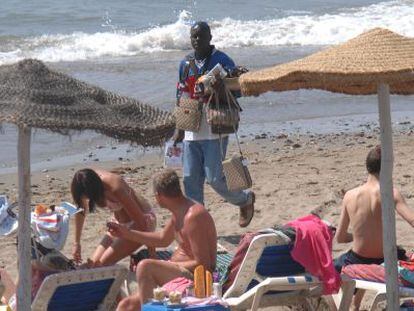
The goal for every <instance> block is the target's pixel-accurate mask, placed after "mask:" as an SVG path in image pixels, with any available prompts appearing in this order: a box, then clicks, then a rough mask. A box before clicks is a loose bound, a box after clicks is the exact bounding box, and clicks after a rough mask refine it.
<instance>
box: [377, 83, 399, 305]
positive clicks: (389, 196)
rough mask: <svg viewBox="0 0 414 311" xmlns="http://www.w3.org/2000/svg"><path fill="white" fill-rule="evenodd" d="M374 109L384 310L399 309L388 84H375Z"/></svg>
mask: <svg viewBox="0 0 414 311" xmlns="http://www.w3.org/2000/svg"><path fill="white" fill-rule="evenodd" d="M378 110H379V116H380V128H381V172H380V191H381V206H382V230H383V234H382V235H383V245H384V258H385V278H386V282H387V286H386V288H387V310H391V311H394V310H399V308H400V307H399V290H398V270H397V241H396V236H395V202H394V195H393V183H392V170H393V147H392V125H391V109H390V88H389V86H388V84H385V83H380V84H379V85H378Z"/></svg>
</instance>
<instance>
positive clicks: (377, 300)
mask: <svg viewBox="0 0 414 311" xmlns="http://www.w3.org/2000/svg"><path fill="white" fill-rule="evenodd" d="M355 287H356V288H358V289H364V290H368V291H373V292H375V296H374V299H373V301H372V303H371V306H370V308H369V310H372V311H373V310H379V309H378V307H379V305H380V304H382V303H384V304H385V303H386V301H387V296H386V293H387V290H386V285H385V283H378V282H373V281H365V280H355ZM399 292H400V300H401V301H403V300H406V299H414V288H412V287H405V286H400V288H399Z"/></svg>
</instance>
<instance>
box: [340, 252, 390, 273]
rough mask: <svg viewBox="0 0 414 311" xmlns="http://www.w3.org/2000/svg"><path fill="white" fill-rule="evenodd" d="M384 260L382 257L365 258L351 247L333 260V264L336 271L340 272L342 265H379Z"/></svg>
mask: <svg viewBox="0 0 414 311" xmlns="http://www.w3.org/2000/svg"><path fill="white" fill-rule="evenodd" d="M383 262H384V258H367V257H363V256H360V255H358V254H357V253H355V252H354V251H353V250H352V249H350V250H349V251H348V252H346V253H345V254H342V255H341V256H339V257H338V258H336V259H335V260H334V266H335V269H336V271H338V272H341V270H342V267H345V266H348V265H353V264H366V265H371V264H375V265H380V264H382V263H383Z"/></svg>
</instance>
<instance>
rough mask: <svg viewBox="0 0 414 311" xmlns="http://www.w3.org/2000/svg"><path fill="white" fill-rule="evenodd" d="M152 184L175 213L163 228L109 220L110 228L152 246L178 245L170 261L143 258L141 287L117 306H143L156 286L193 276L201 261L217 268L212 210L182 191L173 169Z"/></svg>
mask: <svg viewBox="0 0 414 311" xmlns="http://www.w3.org/2000/svg"><path fill="white" fill-rule="evenodd" d="M153 186H154V193H155V197H156V200H157V202H158V204H159V205H160V207H162V208H165V209H167V210H169V211H170V212H171V214H172V215H171V219H170V220H169V221H168V223H167V224H166V225H165V227H164V229H163V230H162V231H159V232H144V231H138V230H134V229H130V228H128V227H127V226H125V225H121V224H119V223H110V224H108V226H109V232H110V234H111V235H112V236H115V237H118V238H120V239H124V240H128V241H131V242H134V243H140V244H146V245H148V246H152V247H167V246H169V245H170V244H171V243H172V242H173V241H174V240H175V241H176V242H177V244H178V247H177V249H176V250H175V252H174V253H173V255H172V257H171V259H170V260H169V261H164V260H158V259H144V260H142V261H140V262H139V264H138V267H137V270H136V275H137V281H138V291H137V292H136V293H135V294H133V295H132V296H129V297H127V298H124V299H123V300H122V301H121V302H120V303H119V305H118V310H134V311H138V310H140V308H141V304H143V303H145V302H146V301H147V300H148V299H149V298H151V297H152V296H153V289H154V288H156V287H157V286H162V285H164V284H165V283H167V282H169V281H171V280H173V279H176V278H178V277H184V278H187V279H192V277H193V272H194V269H195V268H196V267H197V266H199V265H203V266H204V267H205V269H206V270H209V271H210V272H213V271H214V269H215V265H216V253H217V246H216V243H217V232H216V227H215V225H214V221H213V218H212V217H211V216H210V214H209V212H208V211H207V210H206V209H205V208H204V206H202V205H201V204H200V203H196V202H194V201H192V200H191V199H189V198H187V197H185V196H184V195H183V193H182V191H181V188H180V182H179V178H178V176H177V173H176V172H175V171H173V170H170V169H167V170H163V171H161V172H160V173H158V174H157V175H156V176H154V179H153Z"/></svg>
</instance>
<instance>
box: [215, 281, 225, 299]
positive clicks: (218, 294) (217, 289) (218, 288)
mask: <svg viewBox="0 0 414 311" xmlns="http://www.w3.org/2000/svg"><path fill="white" fill-rule="evenodd" d="M222 295H223V294H222V287H221V284H220V283H213V296H214V297H216V298H219V299H221V298H222Z"/></svg>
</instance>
